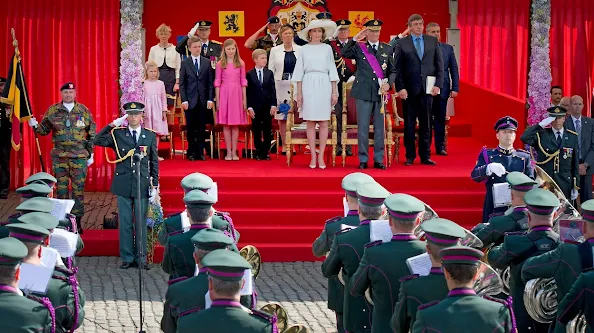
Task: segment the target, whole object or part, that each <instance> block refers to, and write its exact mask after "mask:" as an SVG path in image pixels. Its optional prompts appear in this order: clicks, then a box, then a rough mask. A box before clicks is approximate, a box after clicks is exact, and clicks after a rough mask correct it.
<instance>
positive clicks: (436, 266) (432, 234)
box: [390, 218, 466, 332]
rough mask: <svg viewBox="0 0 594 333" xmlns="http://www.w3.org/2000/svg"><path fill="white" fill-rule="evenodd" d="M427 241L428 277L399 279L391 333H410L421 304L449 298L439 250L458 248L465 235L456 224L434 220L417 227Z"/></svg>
mask: <svg viewBox="0 0 594 333" xmlns="http://www.w3.org/2000/svg"><path fill="white" fill-rule="evenodd" d="M419 227H420V228H421V230H423V231H424V232H425V238H426V239H427V245H426V249H427V254H428V255H429V259H430V260H431V270H430V271H429V275H426V276H419V275H418V274H413V275H409V276H406V277H403V278H402V279H400V292H399V293H398V303H396V306H395V307H394V314H393V315H392V319H391V320H390V328H392V330H393V331H394V332H409V331H410V329H411V327H413V325H414V323H415V319H416V316H417V308H418V307H419V306H421V305H423V304H426V303H429V302H433V301H441V300H442V299H444V298H446V297H447V296H448V291H449V289H448V285H447V283H446V279H445V277H444V275H443V270H442V267H441V258H440V256H439V251H440V250H442V249H445V248H447V247H450V246H456V245H458V243H459V241H460V239H461V238H463V237H464V236H466V232H465V231H464V229H463V228H462V227H460V226H459V225H458V224H456V223H455V222H452V221H450V220H446V219H441V218H434V219H431V220H427V221H425V222H423V223H421V225H420V226H419Z"/></svg>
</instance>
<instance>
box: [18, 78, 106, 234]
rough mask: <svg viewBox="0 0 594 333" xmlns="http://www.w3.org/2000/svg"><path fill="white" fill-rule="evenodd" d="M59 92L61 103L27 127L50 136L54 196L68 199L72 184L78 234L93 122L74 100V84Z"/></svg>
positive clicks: (92, 145) (33, 118)
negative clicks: (54, 178)
mask: <svg viewBox="0 0 594 333" xmlns="http://www.w3.org/2000/svg"><path fill="white" fill-rule="evenodd" d="M60 93H61V95H62V101H61V102H60V103H56V104H54V105H52V106H50V107H49V109H48V110H47V111H46V112H45V115H44V116H43V119H42V120H41V122H40V123H38V122H37V120H36V119H35V117H32V118H31V119H30V120H29V125H30V126H31V127H33V128H34V129H35V132H37V134H39V135H48V134H49V133H50V132H51V133H52V142H53V143H54V148H53V149H52V153H51V155H52V165H53V168H54V176H55V177H56V178H57V180H58V184H57V192H56V196H57V197H58V199H70V197H71V195H70V190H69V185H72V199H74V207H73V208H72V211H71V213H72V214H73V215H74V216H76V224H77V226H78V229H79V233H82V224H81V219H82V217H83V215H84V212H85V207H84V190H85V180H86V178H87V168H88V167H89V166H90V165H91V164H93V161H94V160H93V155H94V154H93V149H94V144H93V139H94V138H95V120H93V116H92V115H91V111H89V109H88V108H87V107H86V106H84V105H83V104H80V103H78V102H76V101H75V98H76V87H75V86H74V83H72V82H68V83H65V84H64V85H62V87H60Z"/></svg>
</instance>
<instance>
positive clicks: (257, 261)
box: [239, 245, 262, 281]
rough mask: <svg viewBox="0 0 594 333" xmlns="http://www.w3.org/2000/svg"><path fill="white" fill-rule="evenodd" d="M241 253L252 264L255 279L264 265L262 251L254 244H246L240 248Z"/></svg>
mask: <svg viewBox="0 0 594 333" xmlns="http://www.w3.org/2000/svg"><path fill="white" fill-rule="evenodd" d="M239 254H240V255H241V256H242V257H243V258H245V260H247V262H249V263H250V265H251V266H252V276H253V277H254V281H255V280H256V279H257V278H258V275H259V274H260V268H261V267H262V256H261V255H260V251H258V249H257V248H256V247H255V246H253V245H246V246H244V247H242V248H241V250H239Z"/></svg>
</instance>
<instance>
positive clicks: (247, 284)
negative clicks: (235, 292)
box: [239, 268, 254, 296]
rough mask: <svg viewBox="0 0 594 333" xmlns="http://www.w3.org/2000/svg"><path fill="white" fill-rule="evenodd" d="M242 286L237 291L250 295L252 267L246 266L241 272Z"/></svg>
mask: <svg viewBox="0 0 594 333" xmlns="http://www.w3.org/2000/svg"><path fill="white" fill-rule="evenodd" d="M243 281H244V282H243V288H241V290H240V291H239V295H241V296H248V295H249V296H251V295H252V292H253V283H254V279H253V278H252V269H251V268H248V269H246V270H245V271H244V272H243Z"/></svg>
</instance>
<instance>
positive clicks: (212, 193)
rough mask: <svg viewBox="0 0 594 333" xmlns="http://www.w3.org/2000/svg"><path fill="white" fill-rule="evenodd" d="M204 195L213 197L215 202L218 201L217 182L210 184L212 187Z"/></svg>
mask: <svg viewBox="0 0 594 333" xmlns="http://www.w3.org/2000/svg"><path fill="white" fill-rule="evenodd" d="M206 194H208V195H210V196H211V197H213V198H214V199H215V202H217V201H219V187H218V185H217V182H214V183H213V184H212V187H211V188H210V189H209V190H208V191H206Z"/></svg>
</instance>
